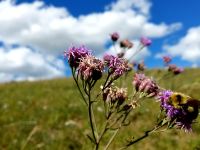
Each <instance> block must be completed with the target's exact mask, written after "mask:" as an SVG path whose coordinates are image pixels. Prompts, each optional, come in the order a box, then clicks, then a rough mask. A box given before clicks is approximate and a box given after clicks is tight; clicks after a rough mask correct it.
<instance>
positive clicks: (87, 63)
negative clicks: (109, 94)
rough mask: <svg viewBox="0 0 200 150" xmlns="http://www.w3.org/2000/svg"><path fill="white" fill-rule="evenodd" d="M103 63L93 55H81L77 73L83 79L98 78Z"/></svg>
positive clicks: (101, 71)
mask: <svg viewBox="0 0 200 150" xmlns="http://www.w3.org/2000/svg"><path fill="white" fill-rule="evenodd" d="M103 68H104V64H103V62H102V61H101V60H99V59H97V58H95V57H94V56H91V55H88V56H86V57H83V58H82V59H81V61H80V64H79V70H78V73H79V74H80V76H81V78H82V79H83V80H98V79H100V78H101V76H102V73H103Z"/></svg>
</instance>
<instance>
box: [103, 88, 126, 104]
mask: <svg viewBox="0 0 200 150" xmlns="http://www.w3.org/2000/svg"><path fill="white" fill-rule="evenodd" d="M126 98H127V89H126V88H119V87H117V86H114V87H109V88H106V89H105V90H104V92H103V100H104V101H106V102H111V104H115V103H116V102H117V106H120V105H122V104H123V102H124V101H125V100H126Z"/></svg>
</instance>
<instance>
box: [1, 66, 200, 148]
mask: <svg viewBox="0 0 200 150" xmlns="http://www.w3.org/2000/svg"><path fill="white" fill-rule="evenodd" d="M165 73H166V72H165V71H161V70H151V71H147V74H149V75H152V76H153V77H155V79H156V80H159V78H161V77H162V76H163V75H164V74H165ZM131 81H132V75H130V76H129V78H128V83H130V84H129V85H128V86H129V88H130V89H131V88H132V87H131ZM99 84H100V83H99ZM159 85H161V86H162V87H164V88H166V89H172V90H175V91H179V92H184V93H186V94H188V95H190V96H192V97H195V98H197V99H200V69H186V71H185V72H184V73H183V74H180V75H178V76H174V77H166V79H165V80H160V81H159ZM96 111H97V113H98V116H97V118H99V119H97V122H98V123H100V122H101V117H100V116H101V115H102V111H101V108H100V107H98V108H97V110H96ZM158 112H159V103H157V102H156V101H155V100H153V99H147V100H146V101H144V102H143V103H142V107H140V108H138V109H137V110H135V112H134V113H133V114H132V115H131V118H130V120H131V121H132V123H131V124H130V125H129V127H128V128H126V129H122V130H121V132H120V133H119V134H118V136H117V138H116V140H115V141H114V142H113V144H112V145H111V147H110V149H117V148H119V147H120V146H122V143H124V142H126V140H127V139H129V138H130V137H133V136H135V137H136V138H137V137H138V136H140V135H142V134H143V133H144V131H145V130H148V129H150V128H152V127H153V125H154V123H155V120H156V117H157V115H158ZM198 120H199V121H200V119H198ZM199 121H198V122H197V123H196V124H194V126H193V133H191V134H188V133H184V131H180V130H169V131H167V132H163V133H156V134H153V135H151V136H150V137H149V138H147V139H145V140H143V141H141V142H140V143H137V144H136V145H134V146H132V147H131V148H130V149H143V150H161V149H162V150H171V149H176V150H193V149H194V150H199V149H200V123H199ZM88 132H89V130H88V120H87V112H86V108H85V105H84V103H82V101H81V100H80V95H79V93H78V90H77V89H76V86H75V83H74V82H73V80H72V79H71V78H67V79H54V80H46V81H37V82H18V83H17V82H13V83H6V84H0V149H2V150H18V149H28V150H35V149H41V150H68V149H69V150H70V149H71V150H76V149H84V150H88V149H90V148H89V147H90V143H89V141H88V139H87V138H86V136H85V135H86V133H88ZM104 142H106V141H104Z"/></svg>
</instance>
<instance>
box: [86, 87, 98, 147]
mask: <svg viewBox="0 0 200 150" xmlns="http://www.w3.org/2000/svg"><path fill="white" fill-rule="evenodd" d="M88 99H89V105H88V115H89V121H90V127H91V130H92V136H93V139H94V141H95V144H97V139H96V136H95V131H94V125H93V117H92V111H93V110H92V102H91V95H90V91H89V92H88Z"/></svg>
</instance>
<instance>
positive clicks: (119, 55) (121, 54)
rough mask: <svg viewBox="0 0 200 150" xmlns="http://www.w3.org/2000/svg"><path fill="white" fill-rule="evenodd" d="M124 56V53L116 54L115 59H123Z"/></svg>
mask: <svg viewBox="0 0 200 150" xmlns="http://www.w3.org/2000/svg"><path fill="white" fill-rule="evenodd" d="M124 54H125V53H124V52H121V53H118V54H117V57H119V58H123V57H124Z"/></svg>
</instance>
